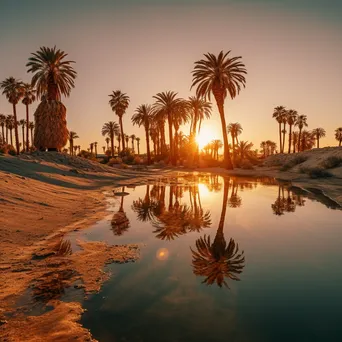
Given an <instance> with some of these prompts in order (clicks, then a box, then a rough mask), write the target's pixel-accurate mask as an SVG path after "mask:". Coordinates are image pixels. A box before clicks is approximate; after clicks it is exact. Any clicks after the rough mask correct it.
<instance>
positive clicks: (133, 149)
mask: <svg viewBox="0 0 342 342" xmlns="http://www.w3.org/2000/svg"><path fill="white" fill-rule="evenodd" d="M130 139H131V142H132V151H133V153H134V151H135V148H134V141H135V134H132V135H130Z"/></svg>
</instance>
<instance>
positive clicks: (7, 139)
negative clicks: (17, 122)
mask: <svg viewBox="0 0 342 342" xmlns="http://www.w3.org/2000/svg"><path fill="white" fill-rule="evenodd" d="M6 144H8V127H7V126H6Z"/></svg>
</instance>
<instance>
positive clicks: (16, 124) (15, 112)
mask: <svg viewBox="0 0 342 342" xmlns="http://www.w3.org/2000/svg"><path fill="white" fill-rule="evenodd" d="M13 116H14V134H15V143H16V149H17V154H19V152H20V151H19V149H20V147H19V134H18V120H17V108H16V106H15V104H14V103H13Z"/></svg>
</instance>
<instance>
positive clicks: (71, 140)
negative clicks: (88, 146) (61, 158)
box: [68, 131, 79, 155]
mask: <svg viewBox="0 0 342 342" xmlns="http://www.w3.org/2000/svg"><path fill="white" fill-rule="evenodd" d="M68 138H69V145H70V148H69V150H70V154H71V155H73V154H74V140H75V139H78V138H79V136H78V135H77V133H76V132H74V131H70V132H69V137H68Z"/></svg>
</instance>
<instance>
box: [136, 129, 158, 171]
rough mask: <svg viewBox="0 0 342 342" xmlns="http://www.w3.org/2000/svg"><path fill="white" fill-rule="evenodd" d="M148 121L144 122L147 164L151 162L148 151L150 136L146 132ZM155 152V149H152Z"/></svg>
mask: <svg viewBox="0 0 342 342" xmlns="http://www.w3.org/2000/svg"><path fill="white" fill-rule="evenodd" d="M148 131H149V129H148V123H146V122H145V137H146V151H147V165H150V164H151V151H150V136H149V134H148ZM154 152H155V151H154ZM138 154H140V153H139V145H138Z"/></svg>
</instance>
